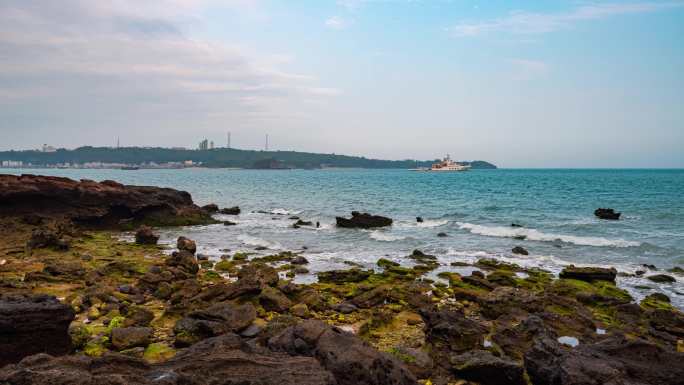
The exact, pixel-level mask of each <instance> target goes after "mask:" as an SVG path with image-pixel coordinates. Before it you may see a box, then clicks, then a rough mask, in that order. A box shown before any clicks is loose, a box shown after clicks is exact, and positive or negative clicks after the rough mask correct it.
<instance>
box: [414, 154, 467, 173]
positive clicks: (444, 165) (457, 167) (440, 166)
mask: <svg viewBox="0 0 684 385" xmlns="http://www.w3.org/2000/svg"><path fill="white" fill-rule="evenodd" d="M469 169H470V166H464V165H462V164H458V163H456V162H454V161H453V160H451V158H450V157H449V155H447V156H446V157H445V158H444V159H442V160H441V161H440V162H437V163H434V164H433V165H432V167H430V168H427V167H420V168H414V169H411V171H468V170H469Z"/></svg>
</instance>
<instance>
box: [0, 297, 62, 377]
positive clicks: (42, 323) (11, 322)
mask: <svg viewBox="0 0 684 385" xmlns="http://www.w3.org/2000/svg"><path fill="white" fill-rule="evenodd" d="M73 319H74V311H73V310H72V309H71V307H70V306H67V305H65V304H62V303H61V302H59V301H58V300H57V299H56V298H55V297H53V296H48V295H0V367H1V366H3V365H5V364H8V363H13V362H18V361H19V360H21V359H22V358H24V357H26V356H28V355H31V354H36V353H50V354H53V355H61V354H67V353H69V352H70V351H71V337H69V334H68V329H69V324H70V323H71V321H72V320H73Z"/></svg>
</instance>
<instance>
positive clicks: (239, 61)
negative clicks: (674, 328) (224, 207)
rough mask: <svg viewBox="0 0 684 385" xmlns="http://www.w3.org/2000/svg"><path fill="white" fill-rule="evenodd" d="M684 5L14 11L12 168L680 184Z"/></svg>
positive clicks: (10, 3) (5, 41)
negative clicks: (276, 158)
mask: <svg viewBox="0 0 684 385" xmlns="http://www.w3.org/2000/svg"><path fill="white" fill-rule="evenodd" d="M683 39H684V1H680V0H663V1H661V0H643V1H615V2H608V1H591V2H589V1H571V0H566V1H564V0H553V1H502V0H487V1H469V0H431V1H429V0H422V1H421V0H337V1H335V0H332V1H322V0H291V1H290V0H288V1H285V0H283V1H260V0H225V1H219V0H157V1H152V0H150V1H139V0H112V1H92V0H60V1H52V0H1V1H0V138H2V139H0V150H6V149H33V148H38V147H40V146H41V145H42V144H44V143H47V144H49V145H53V146H56V147H64V148H74V147H78V146H82V145H94V146H113V145H115V144H116V141H117V138H119V140H120V143H121V145H122V146H163V147H188V148H195V147H196V146H197V143H198V142H199V141H200V140H201V139H203V138H208V139H209V140H213V141H214V142H215V144H216V146H225V145H226V136H227V132H230V133H231V142H232V143H231V144H232V146H233V147H236V148H246V149H261V148H263V147H264V142H265V136H266V134H268V135H269V142H270V148H271V149H277V150H297V151H311V152H323V153H337V154H349V155H363V156H367V157H373V158H385V159H408V158H411V159H435V158H437V157H441V156H443V155H445V154H451V156H452V158H455V159H458V160H475V159H481V160H488V161H491V162H493V163H495V164H497V165H499V166H502V167H684V42H683Z"/></svg>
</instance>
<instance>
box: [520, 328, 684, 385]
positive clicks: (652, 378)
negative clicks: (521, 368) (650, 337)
mask: <svg viewBox="0 0 684 385" xmlns="http://www.w3.org/2000/svg"><path fill="white" fill-rule="evenodd" d="M525 368H526V369H527V373H528V374H529V376H530V380H531V382H532V383H534V384H554V385H580V384H582V385H600V384H601V385H602V384H653V385H656V384H683V383H684V380H683V379H684V365H681V353H676V352H674V351H667V350H665V349H664V348H662V347H659V346H657V345H655V344H653V343H651V342H647V341H645V340H640V339H629V340H628V339H626V338H625V337H622V336H613V337H610V338H608V339H606V340H603V341H600V342H597V343H594V344H580V345H579V346H577V347H575V348H569V347H564V346H561V345H560V344H559V343H558V342H557V341H556V340H554V339H550V338H540V339H539V340H538V341H537V342H536V344H535V345H534V347H533V348H532V350H530V351H529V352H528V353H527V354H525Z"/></svg>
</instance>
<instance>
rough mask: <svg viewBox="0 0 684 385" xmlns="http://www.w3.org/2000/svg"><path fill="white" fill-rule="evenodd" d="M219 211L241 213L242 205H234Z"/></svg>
mask: <svg viewBox="0 0 684 385" xmlns="http://www.w3.org/2000/svg"><path fill="white" fill-rule="evenodd" d="M219 213H221V214H225V215H239V214H240V207H238V206H233V207H226V208H222V209H221V210H219Z"/></svg>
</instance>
